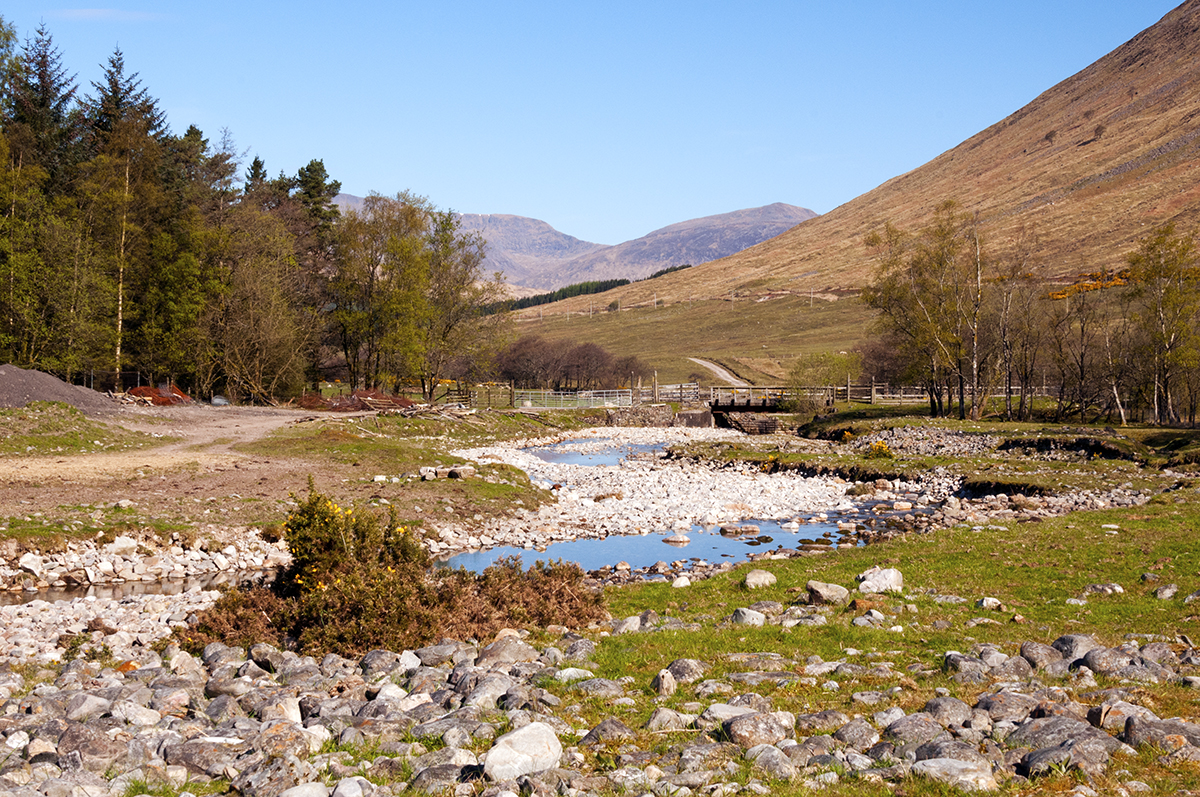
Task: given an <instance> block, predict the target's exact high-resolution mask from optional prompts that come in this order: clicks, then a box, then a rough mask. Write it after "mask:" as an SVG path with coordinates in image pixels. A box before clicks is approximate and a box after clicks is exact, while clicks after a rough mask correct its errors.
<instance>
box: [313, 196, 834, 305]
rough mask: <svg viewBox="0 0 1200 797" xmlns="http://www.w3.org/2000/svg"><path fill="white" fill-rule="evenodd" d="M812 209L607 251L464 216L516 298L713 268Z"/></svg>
mask: <svg viewBox="0 0 1200 797" xmlns="http://www.w3.org/2000/svg"><path fill="white" fill-rule="evenodd" d="M334 203H335V204H337V205H338V206H339V207H343V208H354V209H357V208H358V207H361V203H362V199H361V198H359V197H356V196H354V195H352V194H338V195H337V196H336V197H335V198H334ZM816 215H817V214H816V213H815V212H813V211H811V210H809V209H808V208H802V207H799V206H796V205H789V204H786V203H783V202H775V203H772V204H770V205H764V206H762V207H757V208H745V209H742V210H735V211H730V212H728V213H719V214H715V215H712V216H702V217H699V218H695V219H687V220H685V221H680V222H676V223H674V224H669V225H667V226H666V227H662V228H660V229H657V230H652V231H650V232H649V233H647V234H646V235H643V236H642V237H640V238H635V239H632V240H629V241H624V242H622V243H619V244H614V245H607V244H597V243H592V242H590V241H584V240H581V239H579V238H575V237H574V236H571V235H568V234H566V233H563V232H560V231H558V230H556V229H554V227H552V226H551V225H550V224H548V223H547V222H545V221H542V220H540V219H534V218H530V217H527V216H516V215H513V214H507V213H460V214H459V219H460V220H461V222H462V229H463V230H465V231H467V232H477V233H479V234H480V235H482V236H483V237H484V239H485V240H486V241H487V249H486V252H487V260H486V261H485V263H484V268H485V270H486V271H488V272H492V271H500V272H503V273H504V275H505V278H506V280H507V282H508V283H509V285H510V287H512V288H514V289H515V290H514V293H530V292H540V291H552V290H554V289H556V288H560V287H563V286H564V285H569V284H572V283H576V282H588V281H593V280H605V279H630V280H637V279H643V278H645V277H648V276H650V275H651V274H653V273H654V272H656V271H660V270H662V269H664V268H670V267H672V266H682V265H685V264H689V265H696V264H699V263H704V262H707V261H709V260H715V259H718V258H721V257H725V256H727V255H730V254H733V253H735V252H738V251H741V250H742V249H745V248H746V247H749V246H753V245H756V244H759V243H761V242H763V241H765V240H768V239H770V238H773V237H775V236H776V235H779V234H780V233H782V232H784V231H786V230H788V229H790V228H792V227H794V226H795V225H797V224H799V223H801V222H803V221H807V220H808V219H811V218H814V217H816Z"/></svg>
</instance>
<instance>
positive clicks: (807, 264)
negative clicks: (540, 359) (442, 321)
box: [520, 4, 1200, 350]
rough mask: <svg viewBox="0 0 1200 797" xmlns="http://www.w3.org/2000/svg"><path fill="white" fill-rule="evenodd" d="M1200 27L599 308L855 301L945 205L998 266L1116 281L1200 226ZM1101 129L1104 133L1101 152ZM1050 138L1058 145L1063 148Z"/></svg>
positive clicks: (1171, 28)
mask: <svg viewBox="0 0 1200 797" xmlns="http://www.w3.org/2000/svg"><path fill="white" fill-rule="evenodd" d="M1198 24H1200V7H1198V6H1196V5H1194V4H1193V5H1185V6H1181V7H1180V8H1178V9H1176V10H1175V11H1173V12H1171V13H1170V14H1168V15H1167V17H1165V18H1164V20H1163V21H1162V22H1160V23H1159V24H1158V25H1156V26H1154V27H1152V28H1150V29H1148V30H1147V31H1146V32H1144V33H1143V34H1141V35H1139V36H1138V37H1136V38H1134V39H1133V40H1131V41H1130V42H1128V43H1127V44H1125V45H1122V46H1121V47H1119V48H1117V49H1116V50H1114V51H1113V52H1112V53H1110V54H1109V55H1107V56H1105V57H1104V58H1102V59H1100V60H1099V61H1097V62H1096V63H1094V64H1092V65H1091V66H1089V67H1087V68H1086V69H1084V70H1082V71H1081V72H1079V73H1078V74H1076V75H1074V76H1072V77H1070V78H1068V79H1067V80H1064V81H1063V82H1062V83H1060V84H1058V85H1057V86H1054V87H1052V88H1050V89H1049V90H1047V91H1046V92H1045V93H1043V94H1042V95H1040V96H1039V97H1037V98H1036V99H1034V100H1033V101H1032V102H1030V103H1029V104H1028V105H1026V106H1025V107H1024V108H1021V109H1020V110H1018V111H1017V112H1015V113H1014V114H1012V115H1011V116H1009V117H1007V118H1006V119H1003V120H1001V121H999V122H997V123H996V124H994V125H992V126H991V127H989V128H987V129H986V130H983V131H982V132H980V133H978V134H976V135H975V136H973V137H971V138H970V139H968V140H966V141H964V142H963V143H962V144H960V145H958V146H957V147H955V148H954V149H952V150H950V151H948V152H945V153H943V154H942V155H940V156H938V157H937V158H934V159H933V160H932V161H930V162H929V163H926V164H924V165H923V166H920V167H919V168H917V169H914V170H913V171H911V172H908V173H906V174H903V175H900V176H898V177H895V178H893V179H891V180H889V181H888V182H886V183H884V184H883V185H881V186H879V187H878V188H875V189H874V190H872V191H870V192H868V193H866V194H864V195H862V196H860V197H858V198H856V199H854V200H852V201H850V202H848V203H846V204H845V205H842V206H841V207H839V208H836V209H835V210H833V211H831V212H829V213H827V214H825V215H824V216H819V217H817V218H814V219H810V220H808V221H805V222H803V223H802V224H800V225H798V226H796V227H794V228H792V229H791V230H790V231H788V232H787V233H784V234H783V235H780V236H778V237H776V238H773V239H771V240H770V241H767V242H765V243H763V244H760V245H758V246H755V247H752V248H750V249H748V250H746V251H744V252H741V253H739V254H736V255H733V256H730V257H727V258H724V259H722V260H717V261H713V262H711V263H706V264H703V265H700V266H697V267H695V268H691V269H687V270H684V271H680V272H676V273H673V274H669V275H666V276H664V277H661V278H658V279H655V280H653V281H648V282H640V283H633V284H632V285H628V286H625V287H622V288H618V289H615V290H613V291H610V292H607V293H605V294H603V296H604V299H603V302H605V303H607V302H609V301H612V300H618V299H619V300H620V301H621V303H622V305H623V306H625V307H634V306H640V305H644V306H647V307H648V306H649V304H650V302H651V301H652V298H653V295H654V294H657V296H658V300H659V302H660V303H661V302H662V301H663V300H664V297H665V299H666V301H667V302H685V303H686V302H688V301H689V300H695V306H685V309H684V310H683V311H682V313H681V317H682V318H684V319H687V322H688V323H689V324H690V323H691V322H692V321H693V320H697V319H699V318H701V317H702V316H703V315H704V314H705V313H706V312H708V310H707V308H706V307H705V306H704V305H703V303H702V302H701V301H699V300H702V299H711V298H722V299H731V298H737V297H741V298H743V299H746V298H749V299H756V298H761V297H763V296H768V295H772V296H779V295H785V296H791V297H794V298H797V299H798V298H799V297H804V298H805V299H807V297H808V296H809V294H810V291H812V292H817V293H821V292H824V291H829V290H844V289H849V290H853V289H857V288H859V287H861V286H862V285H864V284H865V283H866V281H867V280H868V279H869V278H870V275H871V272H872V264H871V261H870V259H869V257H868V254H867V251H866V249H865V247H864V246H863V244H862V240H863V236H864V235H865V234H866V233H867V232H869V231H871V230H872V229H875V228H877V227H879V226H881V225H882V224H883V222H885V221H892V222H893V223H895V224H897V225H898V226H899V227H901V228H904V229H917V228H920V227H921V226H923V225H924V224H925V223H927V222H928V220H929V219H930V217H931V215H932V212H933V209H934V207H935V206H936V205H937V204H938V203H940V202H942V201H943V200H945V199H947V198H955V199H957V200H958V201H959V202H960V204H961V205H962V206H963V209H964V210H965V211H967V212H969V213H978V214H979V217H980V219H981V221H982V223H983V226H984V230H985V233H986V235H987V237H988V239H989V241H990V243H991V247H992V250H993V252H994V254H996V255H998V256H1004V255H1005V254H1007V253H1008V252H1010V251H1011V249H1012V248H1013V246H1014V244H1015V243H1016V241H1017V240H1018V239H1019V238H1021V236H1022V234H1024V235H1027V236H1031V237H1032V238H1034V239H1035V240H1036V244H1035V246H1034V250H1035V252H1036V262H1035V266H1034V267H1035V270H1036V272H1037V273H1038V274H1040V275H1042V276H1044V277H1046V278H1047V279H1051V280H1053V279H1070V278H1072V277H1073V276H1074V275H1076V274H1078V273H1082V272H1087V271H1096V270H1099V269H1100V268H1104V267H1107V268H1110V269H1111V268H1114V267H1118V266H1120V265H1121V264H1122V263H1123V258H1124V256H1125V254H1126V253H1128V252H1129V251H1131V250H1132V249H1134V248H1135V247H1136V245H1137V242H1138V240H1139V238H1140V237H1141V236H1143V235H1145V234H1146V232H1147V231H1148V230H1150V229H1151V228H1152V227H1154V226H1157V225H1160V224H1162V223H1165V222H1167V221H1174V222H1175V224H1176V226H1177V228H1179V229H1180V230H1184V231H1188V230H1194V229H1196V228H1197V227H1198V226H1200V157H1197V154H1198V150H1200V90H1198V89H1197V86H1198V81H1200V74H1198V73H1197V71H1196V70H1195V68H1194V65H1195V64H1196V63H1197V60H1198V59H1200V35H1197V34H1196V33H1195V32H1193V30H1194V29H1195V28H1196V27H1197V25H1198ZM947 101H948V102H951V101H953V99H952V98H947ZM1097 125H1103V126H1104V132H1103V135H1102V136H1101V137H1100V138H1099V139H1097V138H1096V135H1095V132H1096V128H1097ZM1050 130H1055V131H1057V135H1056V136H1055V137H1054V138H1053V143H1048V142H1047V140H1046V134H1047V132H1048V131H1050ZM600 301H601V300H600V299H597V298H595V297H578V298H574V299H569V300H566V301H562V302H558V303H555V304H552V305H547V306H544V307H542V308H538V309H535V310H530V311H525V312H524V313H522V314H520V318H521V319H522V321H523V322H527V321H528V320H529V319H536V318H538V317H539V316H541V317H547V316H550V315H554V314H559V313H575V314H579V313H583V314H586V313H587V312H588V306H589V302H592V303H594V304H597V305H599V303H600ZM776 301H778V300H776ZM743 306H744V305H743ZM783 318H784V316H780V321H781V322H782V321H783ZM681 323H683V321H681ZM697 323H698V321H697ZM785 328H786V327H785V325H783V324H782V323H781V324H780V325H779V326H778V327H777V328H775V329H773V330H770V331H769V332H768V333H767V334H766V335H765V336H764V338H765V341H766V342H768V343H769V344H771V345H773V344H774V343H775V342H776V340H779V339H780V337H779V336H780V335H781V333H782V332H783V331H784V329H785ZM636 334H637V333H636V331H635V330H634V329H632V328H631V329H629V330H628V335H627V337H626V338H625V340H627V341H628V342H629V344H630V345H636ZM680 342H687V343H689V344H690V342H691V341H690V339H689V338H688V337H684V338H683V339H682V341H681V340H679V339H677V340H676V341H675V343H676V348H678V347H679V343H680ZM606 345H609V346H612V342H611V341H609V342H606ZM613 348H620V350H623V347H615V346H613Z"/></svg>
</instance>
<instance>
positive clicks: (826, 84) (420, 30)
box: [0, 0, 1176, 244]
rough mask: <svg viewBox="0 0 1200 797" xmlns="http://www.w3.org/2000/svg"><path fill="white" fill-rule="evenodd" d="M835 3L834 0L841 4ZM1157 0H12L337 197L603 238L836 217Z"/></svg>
mask: <svg viewBox="0 0 1200 797" xmlns="http://www.w3.org/2000/svg"><path fill="white" fill-rule="evenodd" d="M835 5H836V6H837V7H835ZM1175 5H1176V3H1174V2H1159V0H1136V2H1130V1H1129V0H1049V2H1047V1H1046V0H1036V1H1033V0H1009V2H1006V3H984V2H974V1H968V2H962V1H961V0H960V1H959V2H925V1H923V0H909V2H899V1H892V2H883V1H882V0H880V1H877V2H876V1H872V0H856V1H855V2H848V3H838V4H835V3H833V2H824V3H816V2H807V1H806V0H792V2H786V1H784V0H777V1H767V0H763V1H762V2H753V1H750V2H743V3H733V2H721V3H717V2H704V1H703V0H690V1H689V2H673V1H670V2H669V1H667V0H663V1H661V2H654V1H653V0H639V2H623V0H605V2H573V1H572V0H567V2H564V1H563V0H556V1H555V2H520V1H519V0H518V1H516V2H507V3H506V2H498V1H496V0H494V1H493V2H474V0H460V1H459V2H455V3H430V2H423V3H413V2H405V1H404V0H393V1H392V2H353V0H348V1H344V2H341V3H338V4H333V3H314V2H288V3H282V2H270V3H265V2H254V0H248V1H244V2H240V3H232V2H225V1H224V0H216V1H215V2H214V1H212V0H205V2H201V3H196V2H187V3H184V2H175V1H174V0H158V1H157V2H140V1H139V2H126V3H122V4H121V5H114V6H109V7H106V8H90V9H81V8H71V7H69V6H62V5H55V4H48V3H44V2H32V1H27V0H7V1H6V2H5V3H4V6H3V9H0V15H2V16H3V17H4V19H5V20H7V21H8V22H10V23H12V24H15V25H16V26H17V31H18V35H19V36H20V37H21V39H22V41H23V40H24V39H25V37H26V36H29V35H31V34H32V33H33V32H34V30H35V29H36V28H37V26H38V24H39V23H42V22H44V23H45V24H46V26H47V27H48V28H49V30H50V32H51V34H52V35H53V37H54V41H55V43H56V44H57V45H58V47H59V49H60V50H61V51H62V54H63V61H64V63H65V64H66V66H67V67H68V69H69V70H70V71H72V72H75V73H77V74H78V80H79V82H80V84H81V85H82V86H84V87H85V88H86V87H89V85H90V83H91V81H93V80H96V79H98V78H99V75H100V71H101V66H100V65H101V64H102V63H103V62H105V61H106V60H107V59H108V56H109V55H110V54H111V53H112V52H113V49H114V47H116V46H118V45H119V46H120V48H121V49H122V51H123V52H124V54H125V63H126V66H127V68H128V69H129V70H131V71H136V72H138V73H140V76H141V78H142V81H143V84H144V85H145V86H146V88H148V89H149V91H150V93H151V94H152V95H153V96H155V97H157V98H158V99H159V102H160V105H161V107H162V108H163V109H164V110H165V111H166V112H167V118H168V121H169V122H170V124H171V127H172V129H173V130H175V131H176V132H182V131H184V130H186V129H187V126H188V125H189V124H195V125H197V126H198V127H200V128H201V129H202V130H203V131H204V132H205V134H206V135H208V136H209V138H210V139H211V140H216V139H218V138H219V136H220V131H221V129H222V128H228V130H229V131H230V132H231V133H232V135H233V137H234V139H235V141H236V142H237V144H238V147H239V149H245V150H247V151H248V155H247V159H246V161H247V163H248V162H249V159H250V158H252V157H253V156H254V155H256V154H257V155H259V156H261V157H262V158H263V159H264V160H265V161H266V164H267V169H268V171H269V172H270V173H272V174H276V173H278V172H280V171H286V172H288V173H294V172H295V171H296V170H297V169H298V168H299V167H300V166H303V165H304V164H306V163H307V162H308V161H309V160H310V159H312V158H321V159H323V160H324V162H325V165H326V167H327V169H328V170H329V172H330V174H331V176H332V177H334V178H335V179H338V180H341V182H342V190H343V191H346V192H347V193H352V194H358V195H360V196H362V195H365V194H366V193H368V192H369V191H378V192H380V193H385V194H392V193H395V192H396V191H400V190H404V189H408V190H411V191H414V192H415V193H418V194H421V195H424V196H427V197H429V199H430V200H432V201H433V202H434V203H435V204H436V205H438V206H439V207H442V208H451V209H454V210H457V211H461V212H464V213H513V214H517V215H521V216H532V217H534V218H539V219H543V220H545V221H547V222H549V223H550V224H551V225H553V226H554V227H555V228H556V229H558V230H560V231H562V232H565V233H568V234H570V235H574V236H576V237H578V238H582V239H584V240H588V241H594V242H596V243H604V244H615V243H620V242H621V241H625V240H629V239H632V238H637V237H639V236H641V235H644V234H645V233H647V232H650V231H651V230H654V229H657V228H659V227H663V226H665V225H667V224H672V223H674V222H678V221H684V220H686V219H691V218H696V217H699V216H707V215H711V214H715V213H724V212H727V211H732V210H737V209H740V208H747V207H755V206H758V205H765V204H769V203H771V202H787V203H790V204H793V205H802V206H804V207H808V208H811V209H813V210H815V211H817V212H819V213H824V212H827V211H829V210H832V209H833V208H834V207H837V206H838V205H840V204H842V203H844V202H847V201H849V200H851V199H853V198H854V197H856V196H858V195H859V194H862V193H863V192H865V191H869V190H870V189H872V188H874V187H875V186H877V185H879V184H880V183H882V182H884V181H885V180H887V179H889V178H891V177H894V176H896V175H897V174H901V173H903V172H906V171H909V170H910V169H913V168H916V167H917V166H920V165H921V164H922V163H924V162H926V161H928V160H929V159H931V158H933V157H934V156H936V155H938V154H939V153H941V152H943V151H945V150H947V149H949V148H951V147H953V146H954V145H956V144H958V143H959V142H960V141H962V140H963V139H965V138H968V137H969V136H971V135H973V134H974V133H976V132H978V131H979V130H981V129H983V128H985V127H987V126H988V125H990V124H992V123H993V122H996V121H998V120H1000V119H1002V118H1003V117H1004V116H1006V115H1008V114H1010V113H1012V112H1013V111H1015V110H1017V109H1018V108H1020V107H1021V106H1022V105H1024V104H1025V103H1027V102H1029V101H1030V100H1032V99H1033V98H1034V97H1036V96H1037V95H1038V94H1040V93H1041V92H1042V91H1044V90H1046V89H1048V88H1050V87H1051V86H1052V85H1054V84H1055V83H1057V82H1059V81H1060V80H1063V79H1064V78H1066V77H1068V76H1070V75H1072V74H1074V73H1075V72H1078V71H1079V70H1080V69H1083V68H1084V67H1086V66H1087V65H1088V64H1090V63H1091V62H1093V61H1095V60H1096V59H1098V58H1100V57H1101V56H1103V55H1104V54H1105V53H1107V52H1109V51H1111V50H1112V49H1114V48H1115V47H1117V46H1119V45H1120V44H1122V43H1123V42H1125V41H1127V40H1129V39H1130V38H1132V37H1133V36H1134V35H1136V34H1137V33H1138V32H1139V31H1141V30H1143V29H1145V28H1146V27H1149V26H1150V25H1152V24H1153V23H1155V22H1157V21H1158V20H1159V19H1160V18H1161V17H1162V16H1163V15H1164V14H1166V13H1167V12H1168V11H1170V10H1171V9H1172V8H1173V7H1174V6H1175Z"/></svg>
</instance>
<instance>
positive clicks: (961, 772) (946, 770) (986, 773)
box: [911, 758, 1000, 791]
mask: <svg viewBox="0 0 1200 797" xmlns="http://www.w3.org/2000/svg"><path fill="white" fill-rule="evenodd" d="M911 771H912V774H913V775H916V776H917V777H922V778H928V779H930V780H936V781H938V782H939V783H945V784H946V785H948V786H951V787H953V788H956V789H961V790H963V791H995V790H996V789H998V788H1000V785H999V784H998V783H997V782H996V778H995V776H993V775H992V767H991V765H990V764H980V763H977V762H973V761H958V760H955V759H953V758H929V759H926V760H924V761H918V762H916V763H915V764H913V765H912V770H911Z"/></svg>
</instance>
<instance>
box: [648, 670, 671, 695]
mask: <svg viewBox="0 0 1200 797" xmlns="http://www.w3.org/2000/svg"><path fill="white" fill-rule="evenodd" d="M650 688H651V689H653V690H654V692H655V694H658V695H661V696H663V697H670V696H671V695H673V694H675V689H676V688H677V685H676V683H675V676H674V675H672V674H671V671H670V670H665V669H664V670H659V671H658V675H655V676H654V680H653V681H651V682H650Z"/></svg>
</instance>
